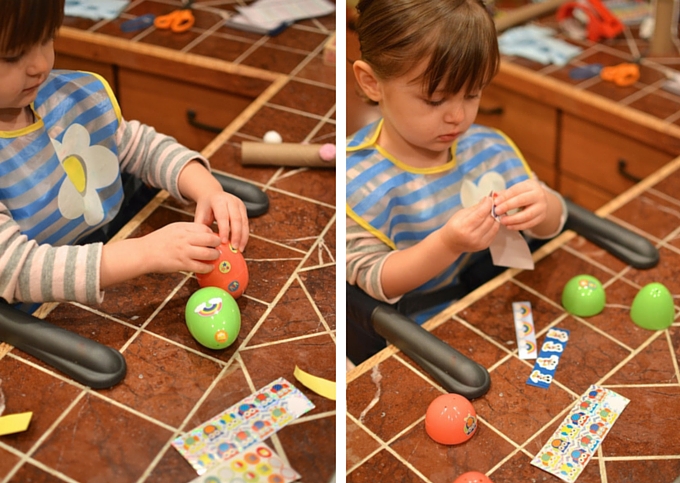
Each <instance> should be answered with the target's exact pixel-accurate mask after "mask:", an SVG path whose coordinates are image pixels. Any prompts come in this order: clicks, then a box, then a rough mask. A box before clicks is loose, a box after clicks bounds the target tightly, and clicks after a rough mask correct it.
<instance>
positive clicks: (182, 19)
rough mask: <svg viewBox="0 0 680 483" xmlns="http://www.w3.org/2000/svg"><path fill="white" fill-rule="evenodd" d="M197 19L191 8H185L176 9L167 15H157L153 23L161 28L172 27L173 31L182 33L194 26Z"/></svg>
mask: <svg viewBox="0 0 680 483" xmlns="http://www.w3.org/2000/svg"><path fill="white" fill-rule="evenodd" d="M195 21H196V19H195V17H194V14H192V13H191V10H189V9H185V10H175V11H174V12H171V13H169V14H167V15H161V16H160V17H156V20H154V23H153V24H154V25H155V26H156V28H159V29H171V30H172V31H173V32H176V33H181V32H186V31H187V30H189V29H190V28H191V27H193V26H194V22H195Z"/></svg>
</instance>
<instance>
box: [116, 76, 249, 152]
mask: <svg viewBox="0 0 680 483" xmlns="http://www.w3.org/2000/svg"><path fill="white" fill-rule="evenodd" d="M118 101H119V102H120V105H121V110H122V112H123V116H124V117H125V118H126V119H137V120H139V121H140V122H143V123H145V124H148V125H150V126H153V127H154V128H155V129H156V130H157V131H158V132H161V133H164V134H168V135H171V136H173V137H174V138H176V139H177V141H178V142H180V143H181V144H183V145H185V146H187V147H188V148H191V149H195V150H197V151H200V150H201V149H203V148H204V147H205V146H207V145H208V144H209V143H210V141H211V140H212V139H213V138H214V137H215V136H216V135H217V133H218V132H219V130H222V129H224V128H225V127H226V126H228V125H229V123H230V122H231V121H233V120H234V119H235V118H236V117H237V116H238V115H239V114H240V113H241V112H242V111H243V110H244V109H245V108H246V107H247V106H248V105H249V104H250V103H251V102H252V101H253V99H252V98H251V97H245V96H240V95H238V94H234V93H231V92H227V91H221V90H218V89H214V88H210V87H204V86H201V85H198V84H192V83H187V82H182V81H177V80H174V79H170V78H167V77H161V76H158V75H152V74H147V73H143V72H139V71H134V70H131V69H124V68H120V69H119V72H118ZM190 112H193V113H194V115H195V118H194V122H193V123H191V122H190V120H189V113H190ZM196 123H200V124H205V125H207V126H211V127H214V128H216V129H217V130H218V132H215V131H210V130H208V129H205V128H201V127H196V125H195V124H196Z"/></svg>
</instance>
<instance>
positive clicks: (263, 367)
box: [240, 334, 335, 415]
mask: <svg viewBox="0 0 680 483" xmlns="http://www.w3.org/2000/svg"><path fill="white" fill-rule="evenodd" d="M240 356H241V359H242V360H243V364H244V366H245V368H246V370H247V371H248V373H249V374H250V377H251V380H252V381H253V384H254V386H255V388H256V389H260V388H261V387H264V386H266V385H267V384H269V383H270V382H272V381H274V380H275V379H278V378H279V377H283V378H285V379H286V380H287V381H288V382H290V383H291V384H293V385H294V386H295V387H297V388H298V389H300V390H301V391H302V392H303V393H304V394H305V396H307V397H308V398H309V400H310V401H312V403H314V406H315V408H314V409H312V411H310V412H309V413H307V415H314V414H319V413H323V412H326V411H332V410H333V408H334V407H335V404H334V403H333V401H330V400H329V399H326V398H324V397H322V396H319V395H318V394H315V393H313V392H312V391H311V390H309V389H307V388H305V387H304V386H302V385H301V384H300V383H298V382H297V379H295V377H294V376H293V372H294V371H295V366H298V367H299V368H300V369H302V370H303V371H305V372H307V373H309V374H313V375H315V376H318V377H321V378H324V379H328V380H331V381H334V380H335V364H334V361H335V344H334V343H333V340H332V339H331V338H330V336H329V335H328V334H320V335H316V336H312V337H306V338H303V339H297V340H290V341H286V342H281V343H278V344H271V345H266V346H260V347H256V348H253V349H247V350H246V349H242V350H241V352H240Z"/></svg>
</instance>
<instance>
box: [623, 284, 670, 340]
mask: <svg viewBox="0 0 680 483" xmlns="http://www.w3.org/2000/svg"><path fill="white" fill-rule="evenodd" d="M630 318H631V319H633V322H635V323H636V324H637V325H639V326H640V327H642V328H643V329H650V330H663V329H667V328H668V327H669V326H670V325H671V324H672V323H673V319H674V318H675V306H674V305H673V296H672V295H671V293H670V291H669V290H668V289H667V288H666V286H665V285H663V284H661V283H657V282H654V283H650V284H648V285H645V286H644V287H642V288H641V289H640V291H639V292H638V293H637V295H636V296H635V298H634V299H633V305H632V306H631V308H630Z"/></svg>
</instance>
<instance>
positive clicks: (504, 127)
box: [475, 83, 557, 165]
mask: <svg viewBox="0 0 680 483" xmlns="http://www.w3.org/2000/svg"><path fill="white" fill-rule="evenodd" d="M475 122H477V123H478V124H482V125H484V126H489V127H495V128H496V129H500V130H501V131H503V132H504V133H505V134H507V135H508V136H509V137H510V139H512V140H513V142H514V143H515V144H516V145H517V147H518V148H519V149H520V151H522V153H523V154H524V156H526V157H527V158H528V157H532V158H537V159H538V160H540V161H541V162H543V163H546V164H550V165H552V164H554V162H555V152H556V142H557V141H556V139H557V111H556V110H555V109H553V108H552V107H548V106H545V105H542V104H539V103H538V102H536V101H533V100H531V99H529V98H528V97H524V96H522V95H519V94H515V93H513V92H510V91H508V90H505V89H503V88H500V87H497V86H495V85H494V84H493V83H492V84H491V85H489V86H488V87H487V88H486V89H484V91H483V92H482V100H481V103H480V108H479V113H478V114H477V120H476V121H475Z"/></svg>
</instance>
